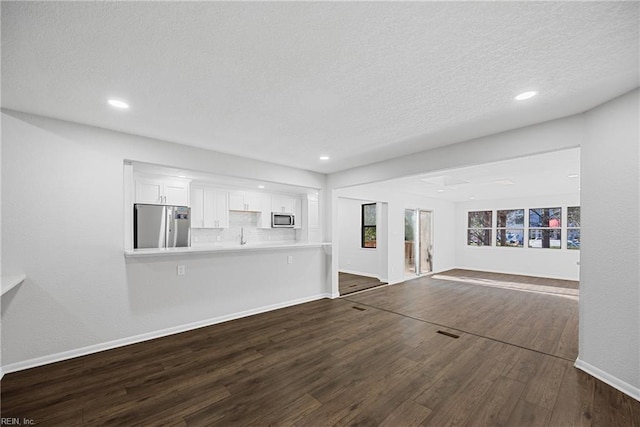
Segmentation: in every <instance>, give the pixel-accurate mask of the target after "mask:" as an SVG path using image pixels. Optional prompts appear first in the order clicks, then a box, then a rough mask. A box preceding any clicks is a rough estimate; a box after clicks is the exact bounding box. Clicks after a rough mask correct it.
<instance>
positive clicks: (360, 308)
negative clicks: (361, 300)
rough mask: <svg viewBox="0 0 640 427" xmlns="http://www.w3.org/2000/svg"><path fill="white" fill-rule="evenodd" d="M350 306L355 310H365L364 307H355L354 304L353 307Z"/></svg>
mask: <svg viewBox="0 0 640 427" xmlns="http://www.w3.org/2000/svg"><path fill="white" fill-rule="evenodd" d="M352 308H355V309H356V310H360V311H365V310H366V308H362V307H355V306H354V307H352Z"/></svg>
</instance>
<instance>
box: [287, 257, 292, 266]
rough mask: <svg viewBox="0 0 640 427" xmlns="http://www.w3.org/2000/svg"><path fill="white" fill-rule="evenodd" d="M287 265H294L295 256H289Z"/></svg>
mask: <svg viewBox="0 0 640 427" xmlns="http://www.w3.org/2000/svg"><path fill="white" fill-rule="evenodd" d="M287 264H293V255H289V256H287Z"/></svg>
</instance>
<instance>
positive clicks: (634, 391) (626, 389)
mask: <svg viewBox="0 0 640 427" xmlns="http://www.w3.org/2000/svg"><path fill="white" fill-rule="evenodd" d="M573 366H575V367H576V368H578V369H580V370H581V371H583V372H586V373H587V374H589V375H591V376H592V377H595V378H597V379H599V380H600V381H602V382H604V383H607V384H609V385H610V386H611V387H613V388H615V389H617V390H619V391H621V392H623V393H624V394H626V395H628V396H630V397H632V398H634V399H636V400H637V401H640V388H638V387H635V386H633V385H631V384H629V383H627V382H625V381H622V380H621V379H619V378H617V377H614V376H613V375H611V374H608V373H606V372H605V371H603V370H602V369H599V368H596V367H595V366H593V365H591V364H590V363H587V362H585V361H584V360H582V359H580V358H579V357H578V358H577V359H576V363H575V364H574V365H573Z"/></svg>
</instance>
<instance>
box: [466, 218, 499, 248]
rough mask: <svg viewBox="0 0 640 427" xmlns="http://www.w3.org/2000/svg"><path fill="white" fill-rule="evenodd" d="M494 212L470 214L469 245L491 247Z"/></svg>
mask: <svg viewBox="0 0 640 427" xmlns="http://www.w3.org/2000/svg"><path fill="white" fill-rule="evenodd" d="M492 214H493V212H492V211H475V212H469V225H468V230H467V245H469V246H491V226H492V225H491V223H492Z"/></svg>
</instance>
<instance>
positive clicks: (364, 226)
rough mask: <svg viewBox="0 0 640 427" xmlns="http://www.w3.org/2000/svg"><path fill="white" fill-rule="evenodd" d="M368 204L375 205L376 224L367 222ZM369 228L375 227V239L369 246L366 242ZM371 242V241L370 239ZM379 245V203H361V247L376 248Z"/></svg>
mask: <svg viewBox="0 0 640 427" xmlns="http://www.w3.org/2000/svg"><path fill="white" fill-rule="evenodd" d="M367 206H373V207H374V220H375V224H374V225H367V224H365V214H364V212H365V209H366V207H367ZM369 229H373V233H374V235H375V239H374V240H373V246H367V245H365V243H366V242H367V241H366V240H365V237H366V232H367V230H369ZM369 242H371V241H369ZM377 247H378V204H377V203H363V204H362V205H360V248H361V249H376V248H377Z"/></svg>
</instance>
